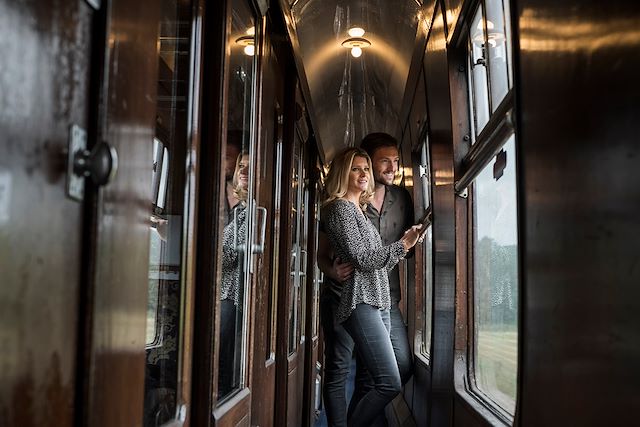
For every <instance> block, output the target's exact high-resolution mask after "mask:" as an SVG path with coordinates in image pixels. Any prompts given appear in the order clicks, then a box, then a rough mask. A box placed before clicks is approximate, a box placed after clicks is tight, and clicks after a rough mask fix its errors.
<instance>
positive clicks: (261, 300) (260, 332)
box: [251, 19, 284, 427]
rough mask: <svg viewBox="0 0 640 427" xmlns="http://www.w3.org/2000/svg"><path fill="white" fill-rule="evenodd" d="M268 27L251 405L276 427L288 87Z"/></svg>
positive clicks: (256, 419)
mask: <svg viewBox="0 0 640 427" xmlns="http://www.w3.org/2000/svg"><path fill="white" fill-rule="evenodd" d="M265 24H266V25H265V27H264V28H265V29H266V32H265V34H266V39H265V40H264V42H263V46H264V51H263V52H262V55H261V56H260V59H261V63H260V70H261V75H260V77H259V78H260V100H259V102H260V113H259V115H258V116H259V120H260V122H259V123H260V133H259V149H258V150H257V152H258V158H257V162H256V164H257V165H258V168H257V170H256V173H257V176H258V177H259V179H258V180H257V182H256V187H257V188H256V194H257V198H256V200H257V204H258V205H260V206H263V207H265V208H266V209H267V222H266V227H267V228H266V233H265V251H264V254H262V255H261V256H259V257H258V259H257V264H256V274H255V278H254V283H255V286H254V292H253V298H252V304H253V309H252V310H251V312H252V313H254V316H253V325H254V326H253V328H254V329H253V334H252V335H253V354H252V358H253V360H252V373H251V391H252V394H253V395H254V396H257V397H256V398H254V399H252V401H251V423H252V424H253V425H259V426H264V427H269V426H273V425H274V424H273V423H274V405H273V402H274V401H275V380H276V377H275V375H276V364H275V358H272V357H271V351H272V350H273V351H275V343H273V342H272V335H273V336H275V335H276V325H275V324H272V320H274V319H273V318H272V311H273V310H275V309H276V306H277V299H276V295H277V276H274V275H275V274H276V271H277V267H278V259H275V254H277V253H278V251H277V249H278V248H277V247H276V245H277V244H279V241H280V240H279V239H280V219H281V211H282V208H281V206H280V200H279V199H280V197H281V195H280V192H278V189H276V188H275V184H276V173H277V170H276V167H277V165H276V150H277V149H278V147H277V145H278V141H282V136H283V135H282V125H281V124H279V123H278V116H280V115H281V114H282V105H283V99H284V93H283V89H284V83H283V81H282V79H283V72H282V69H281V67H280V65H279V64H278V61H277V57H276V55H275V52H274V50H273V47H272V44H271V43H272V42H271V38H270V33H269V31H270V30H271V26H270V24H269V21H268V20H266V19H265ZM280 191H281V190H280Z"/></svg>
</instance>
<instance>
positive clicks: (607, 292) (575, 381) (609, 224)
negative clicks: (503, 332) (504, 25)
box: [514, 0, 640, 426]
mask: <svg viewBox="0 0 640 427" xmlns="http://www.w3.org/2000/svg"><path fill="white" fill-rule="evenodd" d="M514 13H515V17H516V18H515V28H517V29H519V33H520V38H519V46H516V48H515V50H514V52H515V55H514V56H515V60H516V65H517V68H516V76H515V78H516V83H517V85H518V86H517V92H516V94H517V99H518V105H517V107H518V114H517V118H518V122H517V131H518V140H517V148H518V149H519V151H518V153H519V164H518V166H519V170H520V174H519V175H520V177H521V180H520V185H519V193H520V206H519V216H520V224H521V228H520V245H521V247H522V259H521V270H522V272H523V274H522V279H523V289H522V293H523V295H524V297H523V300H522V308H523V313H522V317H521V321H522V327H521V339H520V342H521V343H522V344H521V347H520V353H521V359H520V366H521V376H520V388H519V407H518V411H519V421H520V424H521V425H583V426H586V425H590V426H596V425H608V426H612V425H629V424H633V423H637V414H635V413H633V411H630V409H631V408H638V407H640V391H639V390H640V389H639V388H638V383H640V367H639V365H638V360H640V328H638V325H640V310H638V309H637V307H638V300H640V286H638V284H639V283H640V268H639V266H640V264H639V263H638V253H639V252H640V243H639V242H640V221H638V206H640V197H639V194H640V193H639V192H638V182H640V168H639V167H638V158H639V157H640V144H639V143H638V117H640V104H639V103H638V99H640V83H639V82H638V77H637V70H638V68H639V67H640V55H638V52H639V51H640V32H639V31H638V29H639V28H640V3H638V2H629V1H625V0H613V1H610V2H607V3H606V4H605V3H602V2H600V1H595V0H583V1H575V0H574V1H564V2H557V1H551V0H522V1H518V2H517V10H514Z"/></svg>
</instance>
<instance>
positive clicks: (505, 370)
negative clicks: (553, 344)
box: [473, 135, 518, 414]
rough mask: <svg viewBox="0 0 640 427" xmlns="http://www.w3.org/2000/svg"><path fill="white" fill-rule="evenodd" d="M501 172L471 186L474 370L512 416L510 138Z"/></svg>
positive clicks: (488, 172) (486, 173) (514, 269)
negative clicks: (473, 210)
mask: <svg viewBox="0 0 640 427" xmlns="http://www.w3.org/2000/svg"><path fill="white" fill-rule="evenodd" d="M504 150H505V152H506V167H505V168H504V171H503V173H502V175H501V174H500V165H491V164H490V165H489V166H487V167H486V168H485V169H484V170H483V171H482V172H481V173H480V175H479V176H478V177H477V178H476V180H475V183H474V208H475V212H474V225H475V227H474V246H473V248H474V254H473V255H474V256H473V267H474V268H473V280H474V309H473V312H474V325H475V327H474V356H475V357H474V362H475V363H474V369H475V380H476V385H477V387H478V388H479V389H480V390H481V391H482V392H484V393H485V394H486V395H487V396H488V397H489V398H490V399H491V400H493V401H494V402H495V403H497V404H498V405H499V406H501V407H502V408H504V409H505V410H507V411H509V412H510V413H512V414H513V413H514V411H515V402H516V381H517V361H518V239H517V212H516V175H515V172H516V170H515V137H514V136H513V135H512V136H511V137H510V138H509V140H508V141H507V142H506V144H505V145H504Z"/></svg>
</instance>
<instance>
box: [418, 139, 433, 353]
mask: <svg viewBox="0 0 640 427" xmlns="http://www.w3.org/2000/svg"><path fill="white" fill-rule="evenodd" d="M419 168H420V181H421V187H422V202H423V205H424V207H425V211H426V212H429V213H430V212H431V166H430V162H429V137H428V134H426V135H425V137H424V142H423V143H422V146H421V149H420V166H419ZM422 253H423V254H424V255H423V277H424V288H423V292H424V294H423V301H422V303H423V306H422V308H423V310H422V316H423V319H422V320H423V331H422V345H421V346H420V353H421V354H422V355H423V356H424V357H425V358H426V359H427V360H430V358H431V330H432V321H433V230H432V226H431V222H429V224H428V226H427V230H426V231H425V235H424V240H423V241H422Z"/></svg>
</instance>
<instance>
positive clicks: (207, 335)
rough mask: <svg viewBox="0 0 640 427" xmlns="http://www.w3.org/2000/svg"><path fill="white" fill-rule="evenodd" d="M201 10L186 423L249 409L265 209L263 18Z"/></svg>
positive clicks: (244, 2)
mask: <svg viewBox="0 0 640 427" xmlns="http://www.w3.org/2000/svg"><path fill="white" fill-rule="evenodd" d="M206 7H207V9H206V14H205V23H204V28H205V35H204V38H205V42H204V43H205V44H204V52H205V55H204V58H203V59H204V64H203V67H204V68H203V69H204V71H203V75H204V76H205V81H204V82H203V107H202V110H203V113H202V114H203V118H202V122H201V123H202V126H203V133H202V143H201V152H200V155H199V160H198V162H199V165H198V168H199V182H198V202H197V203H198V205H199V206H198V224H197V228H198V233H197V234H198V245H197V248H198V249H197V251H198V254H197V271H196V298H195V303H196V308H195V325H194V328H195V329H194V350H193V352H194V358H193V369H194V374H193V378H194V387H193V390H194V394H193V399H194V406H193V420H192V424H194V425H198V426H212V425H216V426H235V425H243V426H244V425H248V424H249V422H250V411H251V389H250V384H251V367H252V366H253V365H252V359H251V355H252V354H253V352H252V342H253V341H252V338H253V337H252V336H251V324H252V322H253V316H252V313H253V309H254V306H253V288H252V286H251V284H252V283H253V282H252V281H253V280H254V278H255V277H256V271H257V268H258V267H257V266H259V265H260V261H259V260H261V259H264V255H263V252H264V247H265V246H266V243H264V242H263V241H262V235H263V233H262V230H263V228H264V227H263V225H266V223H267V221H266V220H267V219H268V217H269V215H270V213H269V212H268V210H265V209H263V208H265V206H264V204H263V203H262V202H263V201H262V200H261V196H260V194H259V193H258V192H257V187H256V181H257V180H258V179H259V174H260V167H259V165H258V162H259V161H260V158H261V154H260V153H261V152H260V147H259V145H258V136H257V126H256V105H257V102H256V101H255V94H256V82H257V75H258V68H257V57H258V56H259V52H260V49H259V46H260V44H259V43H258V41H259V40H260V37H261V31H262V25H261V21H260V19H259V13H258V10H257V8H256V7H255V3H254V2H252V1H250V0H228V1H225V2H217V3H207V5H206ZM263 220H264V221H263ZM265 238H266V231H265Z"/></svg>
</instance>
